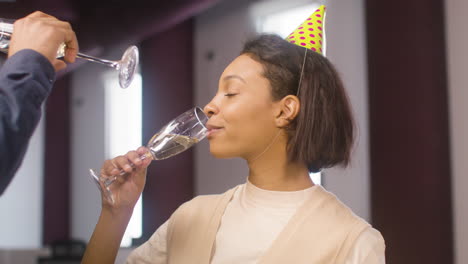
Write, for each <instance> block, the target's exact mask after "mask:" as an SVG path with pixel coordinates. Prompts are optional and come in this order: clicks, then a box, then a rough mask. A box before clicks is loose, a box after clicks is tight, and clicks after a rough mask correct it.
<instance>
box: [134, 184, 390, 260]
mask: <svg viewBox="0 0 468 264" xmlns="http://www.w3.org/2000/svg"><path fill="white" fill-rule="evenodd" d="M323 191H324V190H323V188H322V187H321V186H314V187H311V188H308V189H305V190H302V191H295V192H276V191H267V190H262V189H260V188H257V187H256V186H254V185H253V184H251V183H250V182H247V183H246V184H243V185H240V186H239V187H238V188H237V189H236V190H235V192H234V193H233V196H232V198H231V200H230V201H229V202H228V204H227V206H226V208H225V210H224V214H223V215H222V218H221V221H220V223H219V228H218V230H217V232H216V238H215V241H214V245H213V249H212V251H211V252H212V254H211V262H210V263H211V264H229V263H236V264H237V263H258V262H259V260H260V259H261V258H262V256H264V255H265V254H266V253H267V252H268V249H269V248H271V247H272V244H273V242H277V241H275V240H276V239H277V237H278V236H279V235H280V233H281V232H282V230H284V229H285V227H286V226H287V224H288V222H290V220H291V218H292V217H293V215H295V214H296V212H297V211H298V209H299V208H300V207H301V206H302V205H303V204H304V202H305V201H306V200H308V199H313V198H314V195H315V196H317V195H319V194H320V192H323ZM168 223H169V221H168V222H166V223H165V224H163V225H162V226H161V227H160V228H159V229H158V230H157V231H156V232H155V233H154V234H153V236H152V237H151V238H150V240H148V241H147V242H146V243H145V244H143V245H142V246H140V247H139V248H137V249H136V250H134V251H133V252H132V254H131V255H130V256H129V258H128V260H127V263H129V264H131V263H168V252H167V251H168V249H167V247H168V242H167V233H168ZM384 253H385V244H384V241H383V238H382V236H381V235H380V233H379V232H378V231H377V230H375V229H373V228H372V227H370V226H369V227H366V228H365V229H364V230H363V231H362V232H360V234H358V236H357V238H356V240H355V241H354V245H353V246H352V247H351V249H350V250H349V253H348V254H347V256H346V258H345V262H344V264H357V263H360V264H367V263H369V264H370V263H372V264H376V263H377V264H380V263H385V254H384Z"/></svg>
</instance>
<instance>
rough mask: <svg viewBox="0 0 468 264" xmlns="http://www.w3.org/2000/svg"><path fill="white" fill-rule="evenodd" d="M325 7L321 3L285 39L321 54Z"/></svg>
mask: <svg viewBox="0 0 468 264" xmlns="http://www.w3.org/2000/svg"><path fill="white" fill-rule="evenodd" d="M325 9H326V7H325V6H324V5H321V6H320V7H319V8H318V9H317V10H315V12H314V13H313V14H312V15H311V16H310V17H309V18H307V19H306V20H305V21H304V22H303V23H302V24H301V25H300V26H299V27H298V28H297V29H296V30H294V31H293V32H292V33H291V34H289V36H288V37H286V40H287V41H289V42H291V43H293V44H296V45H298V46H301V47H305V48H308V49H310V50H313V51H315V52H318V53H320V54H322V53H323V49H322V42H323V34H324V30H325V29H324V22H325Z"/></svg>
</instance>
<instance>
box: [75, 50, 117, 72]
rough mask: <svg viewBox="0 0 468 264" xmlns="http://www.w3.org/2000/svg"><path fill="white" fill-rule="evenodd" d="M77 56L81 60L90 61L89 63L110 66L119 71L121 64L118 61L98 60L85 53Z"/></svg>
mask: <svg viewBox="0 0 468 264" xmlns="http://www.w3.org/2000/svg"><path fill="white" fill-rule="evenodd" d="M76 56H77V57H78V58H81V59H85V60H88V61H92V62H97V63H101V64H104V65H107V66H110V67H112V68H115V69H117V70H119V68H120V63H119V62H118V61H110V60H104V59H100V58H96V57H93V56H90V55H86V54H83V53H78V54H77V55H76Z"/></svg>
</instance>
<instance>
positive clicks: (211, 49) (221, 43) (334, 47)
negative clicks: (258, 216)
mask: <svg viewBox="0 0 468 264" xmlns="http://www.w3.org/2000/svg"><path fill="white" fill-rule="evenodd" d="M269 2H274V3H273V5H277V4H278V3H277V2H278V1H269ZM296 2H304V1H292V2H291V5H295V4H297V3H296ZM338 3H339V4H338ZM281 4H282V5H284V3H281ZM262 5H263V4H262ZM327 6H328V10H327V12H328V13H327V20H326V23H327V29H326V30H327V42H328V46H327V57H329V58H330V60H331V61H332V62H333V63H334V64H335V66H336V67H337V68H338V71H339V72H340V73H341V75H342V77H343V79H344V82H345V84H346V88H347V89H348V93H349V96H350V99H351V103H352V107H353V110H354V112H355V116H356V121H357V125H358V130H359V132H358V133H359V135H358V142H357V147H356V149H355V150H354V155H353V157H354V158H353V161H352V164H351V166H350V167H349V168H348V169H346V170H342V169H330V170H326V171H325V175H326V176H325V177H324V178H323V182H324V185H325V187H326V188H327V189H329V190H331V191H332V192H334V193H335V194H337V195H338V196H339V197H340V198H341V199H342V200H343V201H344V202H345V203H346V204H348V205H349V206H350V207H351V208H352V209H353V210H354V211H355V212H356V213H357V214H358V215H360V216H362V217H363V218H365V219H369V215H370V213H369V175H368V174H369V169H368V167H369V165H368V160H369V157H368V143H367V130H368V128H367V90H366V79H367V77H366V71H367V69H366V63H365V61H366V57H365V31H364V30H365V27H364V13H363V2H362V1H361V0H359V1H353V2H352V3H351V2H349V3H348V2H346V1H345V2H343V1H328V3H327ZM249 7H250V6H249V2H247V1H241V2H239V1H236V2H235V3H234V1H224V2H222V3H221V4H219V5H218V6H216V7H215V8H212V9H210V10H208V11H207V12H205V13H203V14H202V15H201V16H199V17H198V18H197V19H196V34H195V85H196V86H195V89H196V97H195V98H196V100H195V103H196V104H197V105H200V106H204V105H205V104H206V103H208V102H209V100H210V99H211V97H212V96H214V94H215V93H216V90H217V84H218V79H219V76H220V75H221V73H222V70H223V69H224V67H226V66H227V65H228V64H229V62H230V61H231V60H233V59H234V58H235V57H236V56H237V55H238V53H239V52H240V49H241V47H242V43H243V41H244V40H245V39H246V37H247V36H249V35H250V34H252V32H254V28H253V23H252V22H253V21H252V19H251V18H250V16H249ZM311 11H314V10H311ZM291 30H292V29H291ZM209 58H211V59H209ZM208 152H209V149H208V144H207V142H206V141H205V142H203V143H201V144H199V145H198V146H197V147H196V154H197V155H196V177H197V178H196V193H197V194H205V193H219V192H223V191H224V190H226V189H227V188H229V187H230V186H234V185H235V184H239V183H242V182H245V179H246V177H247V175H248V170H247V167H246V164H245V163H244V162H243V161H241V160H217V159H214V158H213V157H211V156H210V155H208V154H207V153H208Z"/></svg>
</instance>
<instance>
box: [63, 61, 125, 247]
mask: <svg viewBox="0 0 468 264" xmlns="http://www.w3.org/2000/svg"><path fill="white" fill-rule="evenodd" d="M105 70H108V69H107V68H106V67H105V66H103V65H99V64H96V63H86V64H84V65H83V66H82V67H80V68H79V69H78V70H77V71H76V72H75V73H74V74H73V80H72V85H73V89H72V99H71V100H70V101H71V106H70V107H72V109H71V118H72V125H71V160H72V162H71V173H72V175H71V180H70V186H71V193H70V195H71V198H70V201H71V213H70V216H71V224H70V226H71V232H70V233H71V237H72V238H74V239H82V240H84V241H86V242H87V241H88V240H89V238H90V237H91V234H92V232H93V230H94V227H95V225H96V223H97V220H98V217H99V213H100V208H101V197H100V193H99V190H98V188H97V186H96V184H95V183H94V182H93V181H92V179H91V177H90V174H89V171H88V170H89V169H90V168H95V169H100V167H101V165H102V162H103V161H104V159H105V154H104V144H105V141H104V133H105V132H104V120H105V119H104V83H103V81H102V77H101V76H102V74H104V72H105ZM116 73H117V72H116ZM116 78H117V75H116ZM116 89H120V88H119V87H116Z"/></svg>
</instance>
